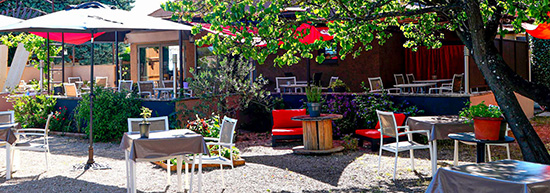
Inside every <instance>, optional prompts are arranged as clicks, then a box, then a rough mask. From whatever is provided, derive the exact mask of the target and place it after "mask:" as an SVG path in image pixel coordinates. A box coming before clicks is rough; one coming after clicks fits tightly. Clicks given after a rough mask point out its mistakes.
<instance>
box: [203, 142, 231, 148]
mask: <svg viewBox="0 0 550 193" xmlns="http://www.w3.org/2000/svg"><path fill="white" fill-rule="evenodd" d="M206 145H221V146H229V147H233V146H235V144H234V143H220V142H208V143H206Z"/></svg>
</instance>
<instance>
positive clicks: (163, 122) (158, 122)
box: [128, 116, 170, 132]
mask: <svg viewBox="0 0 550 193" xmlns="http://www.w3.org/2000/svg"><path fill="white" fill-rule="evenodd" d="M147 121H148V122H149V123H151V126H149V130H150V131H168V130H169V129H170V126H168V117H167V116H163V117H151V118H148V119H147ZM141 122H143V118H128V132H132V131H138V132H139V123H141Z"/></svg>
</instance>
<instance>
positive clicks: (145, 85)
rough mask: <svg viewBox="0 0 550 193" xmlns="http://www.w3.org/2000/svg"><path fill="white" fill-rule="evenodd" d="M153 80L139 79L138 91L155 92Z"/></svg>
mask: <svg viewBox="0 0 550 193" xmlns="http://www.w3.org/2000/svg"><path fill="white" fill-rule="evenodd" d="M154 84H155V83H154V82H153V81H138V91H139V93H142V92H150V93H151V94H153V93H154V92H153V88H155V86H154Z"/></svg>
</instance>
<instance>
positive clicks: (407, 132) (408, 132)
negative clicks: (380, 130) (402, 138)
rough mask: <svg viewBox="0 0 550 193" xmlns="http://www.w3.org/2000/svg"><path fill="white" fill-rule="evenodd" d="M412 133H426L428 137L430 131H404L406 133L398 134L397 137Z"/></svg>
mask: <svg viewBox="0 0 550 193" xmlns="http://www.w3.org/2000/svg"><path fill="white" fill-rule="evenodd" d="M413 133H426V134H427V135H430V131H429V130H416V131H406V132H401V133H399V135H404V134H413Z"/></svg>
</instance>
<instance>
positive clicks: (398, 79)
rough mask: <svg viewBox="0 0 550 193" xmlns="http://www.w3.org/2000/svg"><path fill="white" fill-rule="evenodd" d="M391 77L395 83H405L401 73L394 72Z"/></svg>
mask: <svg viewBox="0 0 550 193" xmlns="http://www.w3.org/2000/svg"><path fill="white" fill-rule="evenodd" d="M393 77H394V78H395V84H405V77H404V76H403V74H394V75H393ZM409 84H410V83H409Z"/></svg>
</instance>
